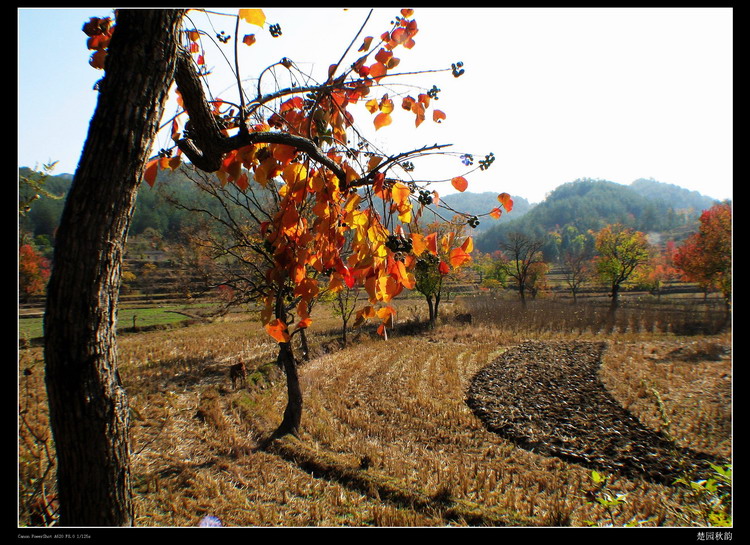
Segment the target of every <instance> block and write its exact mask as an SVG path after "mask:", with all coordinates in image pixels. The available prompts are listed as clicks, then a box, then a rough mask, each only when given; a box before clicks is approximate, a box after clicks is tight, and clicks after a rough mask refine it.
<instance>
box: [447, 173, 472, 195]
mask: <svg viewBox="0 0 750 545" xmlns="http://www.w3.org/2000/svg"><path fill="white" fill-rule="evenodd" d="M451 184H453V187H455V188H456V189H457V190H458V191H461V192H462V193H463V192H464V191H466V188H467V187H469V182H467V181H466V178H464V177H463V176H456V177H455V178H453V179H452V180H451Z"/></svg>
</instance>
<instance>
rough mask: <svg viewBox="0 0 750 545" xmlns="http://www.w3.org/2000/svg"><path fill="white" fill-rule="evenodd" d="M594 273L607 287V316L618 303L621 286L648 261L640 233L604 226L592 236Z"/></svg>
mask: <svg viewBox="0 0 750 545" xmlns="http://www.w3.org/2000/svg"><path fill="white" fill-rule="evenodd" d="M596 251H597V254H598V255H597V257H596V268H597V272H598V274H599V276H600V278H602V280H604V281H605V282H607V284H608V285H609V287H610V297H611V298H612V300H611V304H610V312H612V313H614V312H615V311H616V310H617V308H618V306H619V303H620V290H621V289H622V285H623V284H624V283H625V282H626V281H627V280H628V279H629V278H630V277H631V275H632V274H633V273H634V272H635V270H636V269H637V268H638V267H639V266H641V265H643V264H644V263H646V262H647V261H648V259H649V245H648V241H647V240H646V235H644V234H643V233H641V232H640V231H636V230H634V229H630V228H626V227H623V226H622V225H619V224H615V225H608V226H606V227H604V228H603V229H601V230H600V231H599V232H597V233H596Z"/></svg>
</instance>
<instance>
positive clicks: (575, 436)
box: [467, 341, 727, 484]
mask: <svg viewBox="0 0 750 545" xmlns="http://www.w3.org/2000/svg"><path fill="white" fill-rule="evenodd" d="M606 347H607V345H606V343H603V342H602V343H600V342H578V341H575V342H525V343H523V344H520V345H518V346H516V347H514V348H512V349H510V350H508V351H507V352H505V353H504V354H503V355H502V356H501V357H499V358H498V359H497V360H495V361H494V362H493V363H491V364H490V365H488V366H487V367H485V368H484V369H482V370H481V371H480V372H479V373H477V374H476V375H475V377H474V379H473V380H472V383H471V386H470V388H469V391H468V395H467V403H468V405H469V406H470V407H471V409H472V410H473V412H474V414H475V415H476V416H477V417H478V418H480V419H481V420H482V422H483V423H484V424H485V426H486V427H487V429H488V430H490V431H493V432H495V433H497V434H499V435H500V436H502V437H503V438H505V439H508V440H511V441H513V442H514V443H516V444H517V445H519V446H520V447H522V448H525V449H527V450H531V451H533V452H536V453H538V454H542V455H545V456H556V457H558V458H561V459H563V460H566V461H569V462H573V463H576V464H579V465H583V466H585V467H589V468H592V469H597V470H600V471H609V472H618V473H620V474H622V475H624V476H626V477H630V478H639V477H640V478H643V479H645V480H649V481H652V482H656V483H660V484H672V483H673V482H674V480H675V479H676V478H678V477H682V476H684V475H685V474H686V472H687V474H688V475H692V476H696V477H697V476H699V475H702V474H704V473H705V472H707V471H708V470H709V469H710V466H709V465H708V464H709V463H715V464H723V463H727V461H726V460H721V459H716V458H713V457H711V456H710V455H708V454H705V453H701V452H697V451H693V450H690V449H686V448H682V447H678V446H676V445H675V444H674V443H673V442H672V441H671V440H670V439H669V438H668V437H666V436H665V435H664V434H662V433H658V432H655V431H653V430H651V429H649V428H647V427H646V426H644V425H643V424H642V423H641V422H640V421H639V420H638V419H637V418H636V417H635V416H633V415H632V414H631V413H630V412H629V411H627V410H625V409H624V408H623V407H622V406H621V405H620V404H619V403H618V402H617V401H616V400H615V399H614V398H613V397H612V396H611V395H610V394H609V392H608V391H607V390H606V388H605V387H604V385H603V384H602V382H601V380H600V379H599V375H598V372H599V368H600V366H601V360H602V355H603V353H604V351H605V350H606Z"/></svg>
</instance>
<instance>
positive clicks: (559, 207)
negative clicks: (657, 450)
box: [19, 168, 714, 252]
mask: <svg viewBox="0 0 750 545" xmlns="http://www.w3.org/2000/svg"><path fill="white" fill-rule="evenodd" d="M31 173H32V171H31V170H29V169H26V168H24V169H21V170H20V172H19V174H20V175H21V176H29V175H30V174H31ZM71 181H72V176H71V175H70V174H61V175H57V176H50V177H49V178H47V181H46V183H45V185H44V187H45V190H46V191H48V192H49V193H51V194H53V195H60V196H61V197H63V198H59V199H53V198H48V197H46V196H44V195H42V196H41V197H40V198H39V199H37V200H36V201H34V203H33V206H32V207H31V210H30V211H29V213H28V214H26V215H24V216H22V217H21V218H20V220H19V224H20V228H21V229H22V230H24V231H25V232H27V233H30V234H31V235H32V236H35V237H37V236H39V235H43V236H46V237H49V238H50V239H51V237H52V235H53V233H54V231H55V229H56V227H57V225H58V222H59V220H60V215H61V214H62V209H63V206H64V196H65V195H66V194H67V191H68V189H69V188H70V184H71ZM19 191H20V193H21V195H20V196H21V197H24V191H26V189H25V188H24V187H23V186H22V187H20V188H19ZM168 194H176V195H178V196H179V200H180V201H181V202H189V203H193V204H195V205H196V206H197V205H202V206H215V203H213V204H212V203H211V202H210V198H209V197H207V196H206V195H205V194H203V193H202V192H201V191H199V190H198V189H197V188H196V186H195V184H194V183H193V182H191V181H190V180H189V179H187V178H186V177H185V176H184V175H182V174H180V173H179V172H175V173H162V174H161V175H160V177H159V181H158V183H157V184H156V185H155V186H154V187H153V188H152V187H150V186H148V185H147V184H143V186H142V187H141V189H140V191H139V192H138V201H137V205H136V211H135V214H134V217H133V221H132V224H131V229H130V234H131V235H132V236H137V235H139V234H141V233H143V232H144V231H145V230H146V229H148V228H151V229H155V230H157V231H158V232H159V233H160V234H161V235H162V237H164V238H165V239H166V240H170V239H177V238H178V237H179V236H180V232H181V230H182V228H183V227H184V226H186V225H188V224H190V223H191V222H193V221H195V217H194V215H191V213H190V212H186V211H185V210H180V209H177V208H175V207H174V206H173V205H172V204H170V202H169V201H168V200H167V197H166V196H167V195H168ZM513 200H514V206H513V210H512V212H511V213H508V214H503V215H502V217H501V218H500V219H498V220H495V219H492V218H490V217H489V216H484V217H480V223H479V226H478V227H477V228H476V230H475V231H474V235H475V239H476V247H477V248H478V249H479V250H481V251H483V252H492V251H495V250H497V249H498V247H499V244H500V242H501V241H502V240H504V238H505V237H506V236H507V234H508V233H509V232H514V231H517V232H523V233H526V234H529V235H532V236H543V235H546V234H547V233H549V232H551V231H553V230H555V229H558V230H559V229H561V228H562V227H564V226H567V225H571V226H573V227H575V228H576V229H577V230H578V231H579V232H586V231H588V230H590V229H591V230H599V229H601V228H602V227H604V226H605V225H607V224H610V223H622V224H624V225H626V226H628V227H633V228H635V229H638V230H640V231H644V232H665V231H670V230H673V229H676V228H679V227H682V226H686V225H688V224H691V223H693V222H695V221H696V220H697V217H698V215H699V214H700V212H701V211H702V210H705V209H707V208H710V207H711V205H712V204H714V200H713V199H711V198H709V197H705V196H703V195H700V194H698V193H696V192H694V191H689V190H687V189H683V188H680V187H678V186H674V185H670V184H663V183H660V182H656V181H654V180H646V179H640V180H636V181H634V182H633V183H632V184H631V185H629V186H626V185H622V184H617V183H614V182H609V181H605V180H590V179H583V180H576V181H575V182H570V183H566V184H563V185H561V186H559V187H558V188H556V189H555V190H554V191H552V192H551V193H550V194H549V195H548V196H547V198H546V199H545V200H544V201H543V202H541V203H539V204H536V205H531V204H530V203H529V202H528V200H526V199H524V198H523V197H519V196H513ZM442 201H443V202H444V203H445V204H447V205H448V206H450V207H451V208H453V209H454V210H457V211H461V212H464V213H467V214H474V215H477V216H482V215H483V214H487V213H488V212H489V211H490V210H491V209H492V208H493V207H494V206H496V205H497V204H498V203H497V194H495V193H492V192H486V193H468V192H466V193H456V194H452V195H446V196H444V197H443V198H442ZM441 215H442V217H444V218H447V219H450V218H451V217H452V215H453V214H452V213H451V212H450V211H446V210H442V211H441ZM424 220H425V221H430V216H429V213H425V217H424Z"/></svg>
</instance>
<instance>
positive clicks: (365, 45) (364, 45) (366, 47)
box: [358, 36, 372, 51]
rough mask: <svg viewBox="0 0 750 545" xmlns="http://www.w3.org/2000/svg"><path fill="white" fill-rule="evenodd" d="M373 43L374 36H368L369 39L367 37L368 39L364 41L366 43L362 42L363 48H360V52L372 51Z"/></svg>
mask: <svg viewBox="0 0 750 545" xmlns="http://www.w3.org/2000/svg"><path fill="white" fill-rule="evenodd" d="M371 43H372V36H368V37H367V38H365V40H364V41H363V42H362V45H361V46H359V50H358V51H367V50H368V49H370V44H371Z"/></svg>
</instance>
